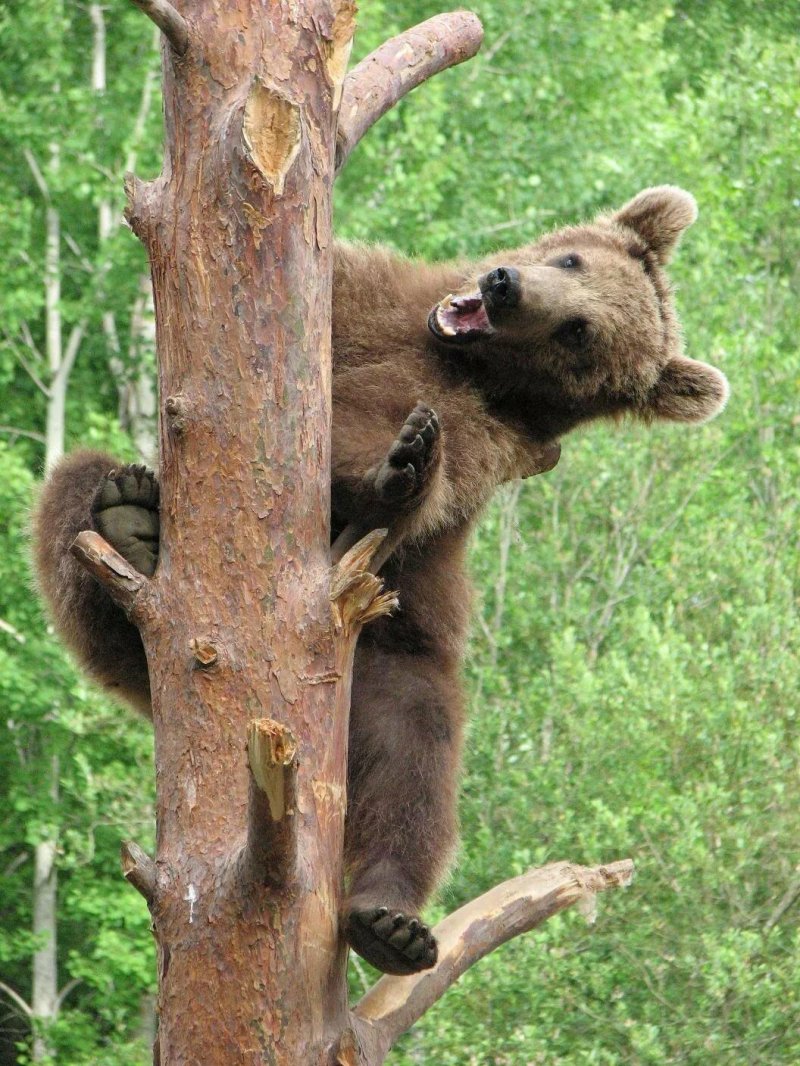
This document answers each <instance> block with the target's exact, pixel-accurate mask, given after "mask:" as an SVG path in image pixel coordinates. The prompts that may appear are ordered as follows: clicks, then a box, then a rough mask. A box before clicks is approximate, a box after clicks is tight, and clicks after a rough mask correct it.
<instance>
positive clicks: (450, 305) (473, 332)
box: [428, 290, 494, 341]
mask: <svg viewBox="0 0 800 1066" xmlns="http://www.w3.org/2000/svg"><path fill="white" fill-rule="evenodd" d="M428 328H429V329H430V331H431V333H433V334H434V336H436V337H438V338H439V339H440V340H444V341H465V340H477V338H478V337H487V336H489V335H490V334H492V333H494V330H493V328H492V325H491V323H490V322H489V316H488V314H487V313H486V307H485V306H484V303H483V294H482V293H481V292H480V290H478V291H476V292H471V293H467V294H461V295H458V294H452V293H451V294H450V295H449V296H445V298H444V299H443V300H442V301H441V303H438V304H437V305H436V306H435V307H434V309H433V310H432V311H431V313H430V315H429V316H428Z"/></svg>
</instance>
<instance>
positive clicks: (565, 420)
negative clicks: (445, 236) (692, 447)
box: [428, 185, 728, 435]
mask: <svg viewBox="0 0 800 1066" xmlns="http://www.w3.org/2000/svg"><path fill="white" fill-rule="evenodd" d="M696 216H697V207H696V204H695V201H694V198H693V197H692V196H690V195H689V193H687V192H684V191H683V190H682V189H678V188H675V187H674V186H671V185H662V186H658V187H656V188H652V189H645V190H644V191H643V192H641V193H639V195H638V196H636V197H634V199H633V200H631V201H630V202H629V203H627V204H626V205H625V206H624V207H622V208H621V209H620V210H619V211H616V212H614V213H613V214H605V215H600V216H599V217H598V218H596V219H595V220H594V222H592V223H589V224H587V225H583V226H571V227H567V228H564V229H560V230H557V231H555V232H554V233H551V234H548V235H547V236H545V237H543V238H542V239H541V240H539V241H537V242H536V243H535V244H532V245H527V246H525V247H523V248H519V249H517V250H516V251H514V252H510V253H504V255H503V256H502V259H501V261H500V263H499V264H498V263H497V259H495V260H494V263H486V264H485V265H486V267H487V269H486V271H485V272H484V273H481V274H480V275H479V276H478V277H477V278H472V279H470V280H468V281H466V283H465V285H464V286H463V288H461V289H460V290H459V291H458V292H456V293H454V294H452V295H450V296H447V297H446V298H445V299H444V300H442V301H441V302H440V303H438V304H437V305H436V306H435V307H434V308H433V310H432V311H431V313H430V317H429V320H428V328H429V330H430V332H431V333H432V334H433V337H434V338H435V340H436V341H437V342H438V344H439V345H440V346H441V348H442V349H443V350H444V349H447V350H448V351H449V352H450V353H451V355H452V356H453V357H456V358H463V359H465V360H468V362H469V365H470V366H471V367H472V372H473V373H479V374H480V375H481V377H482V378H484V379H485V382H486V387H487V391H488V393H489V394H490V396H492V397H493V398H494V399H496V400H497V401H498V402H503V400H506V401H507V402H512V403H513V404H514V406H515V407H516V409H517V410H518V411H519V413H520V415H522V416H523V417H525V412H526V409H527V411H528V412H529V417H530V420H531V422H535V421H536V420H539V419H543V426H542V428H543V431H544V432H545V434H546V435H549V432H551V431H553V432H563V431H564V430H566V429H568V428H569V427H570V426H571V425H574V424H576V423H578V422H581V421H585V420H586V419H589V418H597V417H602V416H604V415H618V414H622V413H624V412H631V413H633V414H636V415H639V416H641V417H643V418H645V419H651V418H665V419H669V420H672V421H678V422H704V421H706V420H707V419H709V418H713V416H714V415H716V414H718V413H719V411H721V410H722V408H723V407H724V406H725V401H726V399H727V396H728V385H727V381H726V380H725V377H724V375H723V374H721V373H720V372H719V371H718V370H716V369H715V368H714V367H711V366H709V365H708V364H706V363H700V362H698V361H697V360H694V359H688V358H686V357H685V356H684V355H683V353H682V344H681V336H680V329H679V326H678V322H677V319H676V315H675V309H674V304H673V299H672V293H671V289H670V285H669V282H668V280H667V276H666V272H665V269H664V268H665V265H666V263H667V262H668V261H669V258H670V256H671V254H672V252H673V250H674V249H675V246H676V245H677V243H678V241H679V239H680V236H681V234H682V232H683V230H685V229H686V228H687V226H690V225H691V224H692V222H694V220H695V218H696ZM526 421H528V418H526ZM532 428H535V427H532Z"/></svg>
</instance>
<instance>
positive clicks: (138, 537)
mask: <svg viewBox="0 0 800 1066" xmlns="http://www.w3.org/2000/svg"><path fill="white" fill-rule="evenodd" d="M695 216H696V206H695V202H694V200H693V198H692V197H691V196H690V195H689V194H688V193H686V192H684V191H682V190H681V189H677V188H674V187H672V186H668V185H667V186H660V187H657V188H652V189H646V190H645V191H644V192H642V193H640V194H639V195H638V196H636V197H635V198H634V199H633V200H631V201H630V202H629V203H628V204H626V205H625V206H624V207H622V208H621V209H620V210H618V211H616V212H614V213H610V214H604V215H601V216H599V217H598V218H596V219H595V220H594V221H593V222H591V223H588V224H584V225H578V226H571V227H566V228H562V229H558V230H556V231H555V232H553V233H550V234H548V235H546V236H544V237H542V238H541V239H540V240H538V241H536V242H534V243H533V244H529V245H525V246H523V247H520V248H516V249H513V250H510V251H505V252H498V253H497V254H494V255H492V256H491V257H490V258H489V259H487V260H485V261H483V262H479V263H446V264H439V265H429V264H426V263H421V262H416V261H410V260H407V259H403V258H401V257H399V256H397V255H394V254H393V253H391V252H390V251H388V250H387V249H384V248H380V247H364V246H359V245H348V244H339V245H338V246H337V250H336V257H335V269H334V292H333V319H334V325H333V350H334V374H333V459H332V475H331V476H332V485H331V490H332V512H333V513H332V525H333V530H334V534H337V533H340V532H341V531H342V530H344V529H345V528H347V529H349V530H355V531H357V532H366V531H368V530H369V529H370V528H375V527H377V526H384V525H387V526H389V527H390V529H391V537H392V544H393V545H394V551H393V554H392V555H391V556H390V558H389V559H388V561H387V562H386V564H385V567H384V575H385V578H386V582H387V584H388V586H389V587H392V588H394V589H396V590H397V591H398V593H399V598H400V610H399V611H398V612H397V614H396V615H394V616H393V617H391V618H381V619H379V620H378V621H376V622H375V623H373V624H372V625H371V626H369V627H367V628H366V629H365V631H364V632H363V634H362V636H361V639H360V642H359V645H358V648H357V651H356V659H355V666H354V673H353V693H352V709H351V724H350V761H349V770H348V814H347V828H346V840H345V850H346V865H347V870H348V894H347V897H346V900H345V905H344V909H343V914H342V923H343V930H344V932H345V934H346V936H347V937H348V939H349V941H350V944H351V945H352V946H353V948H354V949H355V950H356V951H358V952H359V953H360V954H361V955H363V956H364V957H365V958H366V959H368V960H369V961H370V962H372V963H373V964H374V965H375V966H377V967H378V968H379V969H381V970H384V971H385V972H388V973H399V974H407V973H413V972H416V971H418V970H422V969H426V968H429V967H430V966H432V965H434V964H435V962H436V952H437V949H436V943H435V940H434V938H433V937H432V935H431V933H430V930H429V929H428V928H427V926H426V925H425V924H424V923H423V921H422V919H421V917H420V914H421V910H422V908H423V906H424V904H425V902H426V900H427V899H428V898H429V896H430V894H431V892H432V891H433V889H434V888H435V886H436V884H437V882H438V881H439V880H440V879H441V877H442V876H443V874H444V872H445V871H446V869H447V865H448V862H449V858H450V856H451V855H452V852H453V849H454V847H455V843H456V792H457V782H458V768H459V760H460V748H461V734H462V722H463V700H462V694H461V686H460V681H459V673H460V665H461V660H462V658H463V653H464V646H465V640H466V636H467V628H468V624H469V606H468V605H469V584H468V579H467V576H466V566H465V553H466V546H467V540H468V536H469V532H470V529H471V527H472V524H473V522H474V520H475V518H476V517H477V515H478V514H479V513H480V511H481V509H482V507H483V506H484V505H485V504H486V503H487V501H488V500H489V499H490V498H491V496H492V493H493V492H494V490H495V489H496V488H497V487H498V486H499V485H501V484H502V483H503V482H505V481H508V480H510V479H512V478H519V477H529V476H531V475H533V474H537V473H541V472H542V471H544V470H548V469H550V468H551V467H553V466H554V465H555V463H556V462H557V461H558V455H559V445H558V441H559V438H561V437H562V436H563V435H564V434H565V433H567V432H568V431H569V430H570V429H572V428H574V427H575V426H577V425H579V424H581V423H583V422H586V421H589V420H592V419H596V418H603V417H608V416H619V415H622V414H625V413H630V414H631V415H634V416H636V417H639V418H641V419H644V420H646V421H648V422H651V421H653V420H656V419H666V420H670V421H678V422H704V421H706V420H707V419H709V418H712V417H713V416H714V415H715V414H717V413H718V412H719V411H720V410H721V409H722V408H723V406H724V404H725V401H726V398H727V393H728V389H727V383H726V381H725V378H724V376H723V375H722V374H721V373H720V372H719V371H718V370H716V369H714V368H713V367H711V366H708V365H707V364H705V363H701V362H697V361H695V360H693V359H689V358H687V357H686V356H684V354H683V352H682V345H681V337H680V331H679V327H678V322H677V319H676V314H675V308H674V303H673V299H672V294H671V289H670V285H669V282H668V279H667V276H666V272H665V267H666V264H667V263H668V261H669V258H670V256H671V254H672V252H673V251H674V249H675V246H676V245H677V242H678V240H679V238H680V236H681V234H682V232H683V231H684V230H685V229H686V227H687V226H689V225H690V224H691V223H692V222H693V221H694V219H695ZM91 528H94V529H97V530H98V531H99V532H101V533H102V534H103V536H104V537H105V538H106V539H107V540H108V541H109V542H110V543H111V544H112V545H113V547H115V548H116V549H117V551H119V552H120V553H121V554H122V555H123V556H125V558H126V559H128V561H129V562H130V563H132V565H134V566H135V567H137V568H138V569H140V570H141V571H142V572H143V573H147V574H150V573H152V572H153V571H154V570H155V567H156V566H157V562H158V549H159V540H158V536H159V515H158V485H157V481H156V478H155V476H154V475H153V474H152V473H150V472H148V471H146V470H145V469H144V468H143V467H136V466H120V465H119V464H118V463H117V462H115V460H114V459H113V458H112V457H111V456H107V455H103V454H101V453H97V452H87V451H83V452H77V453H76V454H74V455H72V456H69V457H67V458H66V459H65V460H64V461H63V462H62V463H61V464H60V465H59V466H58V467H57V468H56V469H55V470H54V471H53V473H52V474H51V476H50V477H49V479H48V481H47V482H46V484H45V485H44V488H43V490H42V493H41V496H40V499H39V502H38V506H37V508H36V512H35V515H34V524H33V532H34V543H35V561H36V567H37V572H38V579H39V584H40V588H41V591H42V593H43V595H44V597H45V599H46V600H47V602H48V604H49V607H50V610H51V612H52V615H53V618H54V621H55V624H56V626H57V628H58V631H59V632H60V634H61V636H62V637H63V639H64V640H65V642H66V643H67V644H68V645H69V647H70V648H71V649H72V651H73V652H74V653H75V655H76V657H77V658H78V660H79V661H80V662H81V664H82V665H83V666H84V667H85V668H86V669H87V670H88V672H89V673H90V674H91V675H92V676H93V677H94V678H95V680H96V681H98V682H99V683H100V684H101V685H103V686H105V687H106V688H107V689H108V690H109V691H110V692H111V693H112V694H115V695H117V696H119V697H120V698H121V699H123V700H124V701H127V702H128V703H129V704H131V705H133V706H134V707H136V709H137V710H140V711H142V712H143V713H145V714H147V713H149V705H150V696H149V682H148V674H147V663H146V660H145V656H144V651H143V647H142V642H141V639H140V637H139V633H138V631H137V629H136V628H135V627H134V626H133V625H132V624H131V623H130V622H129V621H128V620H127V618H126V617H125V615H124V614H123V612H122V611H120V610H119V609H118V608H117V607H116V606H114V604H113V603H112V602H111V601H110V599H109V598H108V597H107V595H106V593H105V591H104V590H103V589H102V588H101V587H100V585H99V584H97V583H96V582H95V580H94V579H93V578H92V577H91V576H90V575H89V574H88V573H87V572H86V571H85V570H84V569H83V568H82V567H81V566H80V565H79V564H78V563H77V562H76V561H75V560H74V559H73V558H72V556H71V555H70V553H69V547H70V544H71V543H72V541H73V540H74V538H75V536H76V535H77V534H78V533H79V532H80V531H81V530H84V529H91Z"/></svg>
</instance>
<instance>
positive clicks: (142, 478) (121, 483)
mask: <svg viewBox="0 0 800 1066" xmlns="http://www.w3.org/2000/svg"><path fill="white" fill-rule="evenodd" d="M92 520H93V522H94V525H95V529H96V530H97V532H98V533H100V535H101V536H102V537H104V538H105V539H106V540H107V541H108V543H109V544H110V545H111V547H112V548H115V549H116V550H117V551H118V552H119V553H120V555H121V556H122V557H123V558H124V559H126V560H127V561H128V562H129V563H130V564H131V566H135V567H136V569H137V570H138V571H139V572H140V573H142V574H145V575H146V576H147V577H152V576H153V574H154V573H155V569H156V564H157V562H158V540H159V514H158V479H157V478H156V475H155V474H154V473H153V471H152V470H148V469H147V468H146V467H144V466H139V465H137V464H131V465H129V466H122V467H120V468H119V469H118V470H110V471H109V472H108V474H106V476H105V477H104V478H103V480H102V481H101V482H100V484H99V485H98V487H97V492H96V493H95V496H94V500H93V501H92Z"/></svg>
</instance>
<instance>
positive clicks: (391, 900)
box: [343, 646, 462, 974]
mask: <svg viewBox="0 0 800 1066" xmlns="http://www.w3.org/2000/svg"><path fill="white" fill-rule="evenodd" d="M461 723H462V712H461V693H460V687H459V683H458V677H457V672H456V669H455V667H454V666H453V665H450V664H448V663H446V662H444V661H442V660H441V659H440V658H439V657H438V656H436V655H427V654H414V655H409V654H403V653H401V654H397V653H393V652H389V651H386V650H383V649H380V648H376V647H369V646H367V647H366V648H364V649H362V650H360V651H359V652H358V653H357V656H356V666H355V670H354V673H353V700H352V710H351V726H350V758H349V788H348V810H347V828H346V843H345V851H346V855H345V858H346V865H347V868H348V871H349V874H350V891H349V895H348V898H347V900H346V902H345V905H344V911H343V913H344V922H345V931H346V935H347V938H348V940H349V942H350V944H351V946H352V947H353V948H354V949H355V950H356V951H357V952H358V953H359V954H360V955H362V956H363V957H364V958H365V959H367V961H368V962H371V963H372V964H373V965H374V966H376V967H377V968H378V969H380V970H382V971H384V972H385V973H395V974H409V973H415V972H417V971H418V970H424V969H428V968H430V967H431V966H433V965H434V964H435V962H436V957H437V949H436V942H435V940H434V938H433V937H432V936H431V934H430V931H429V930H428V928H427V926H425V925H424V924H423V923H422V921H421V920H420V918H419V911H420V909H421V907H422V906H423V904H424V903H425V901H426V899H427V898H428V897H429V895H430V894H431V892H432V890H433V888H434V887H435V885H436V883H437V882H438V881H439V880H440V878H441V876H442V874H443V873H444V871H445V869H446V867H447V864H448V861H449V859H450V857H451V854H452V851H453V848H454V846H455V841H456V791H457V779H458V764H459V753H460V747H461Z"/></svg>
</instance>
